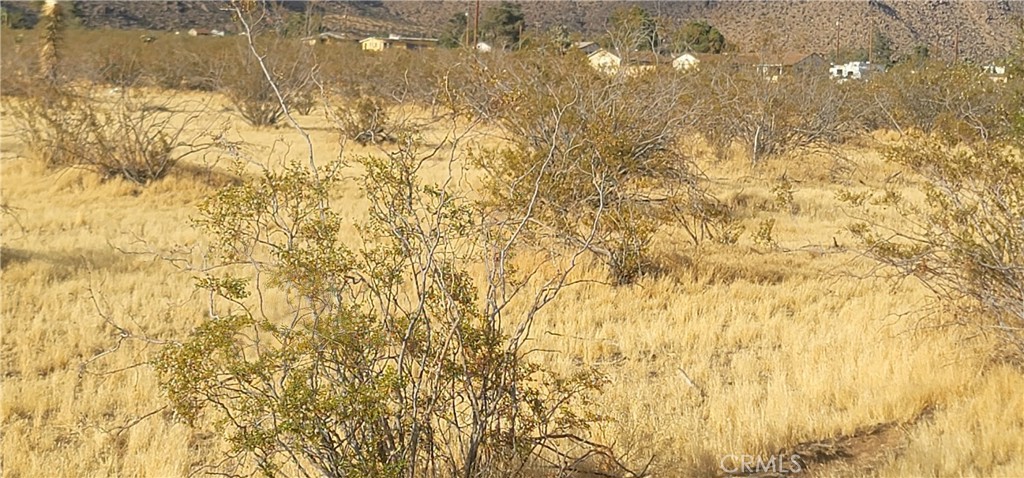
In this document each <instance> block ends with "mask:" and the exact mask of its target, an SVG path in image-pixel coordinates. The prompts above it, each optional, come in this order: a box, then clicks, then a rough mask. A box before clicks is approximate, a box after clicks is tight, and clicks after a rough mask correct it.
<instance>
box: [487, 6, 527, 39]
mask: <svg viewBox="0 0 1024 478" xmlns="http://www.w3.org/2000/svg"><path fill="white" fill-rule="evenodd" d="M524 28H526V16H525V15H524V14H523V10H522V8H520V7H519V4H517V3H511V2H507V1H502V2H501V3H500V4H498V5H497V6H495V7H490V8H488V9H487V11H486V12H485V13H484V19H483V22H482V24H481V26H480V29H481V39H482V40H484V41H487V42H491V43H493V44H494V46H495V47H497V48H502V49H509V48H518V47H519V42H520V39H521V37H522V34H523V29H524Z"/></svg>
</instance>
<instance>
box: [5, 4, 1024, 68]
mask: <svg viewBox="0 0 1024 478" xmlns="http://www.w3.org/2000/svg"><path fill="white" fill-rule="evenodd" d="M72 3H73V10H74V12H75V15H76V16H77V17H78V18H79V21H80V22H81V23H82V24H83V25H85V26H87V27H110V28H147V29H157V30H176V29H187V28H192V27H205V28H222V29H224V28H227V29H229V30H230V25H231V15H230V12H228V11H226V7H227V6H228V3H227V2H223V1H141V2H135V1H76V2H72ZM276 3H277V4H279V5H280V6H281V8H282V9H284V10H286V11H294V12H301V11H303V10H305V9H306V8H308V6H309V5H313V4H314V3H309V2H296V1H291V2H276ZM315 4H316V5H318V8H321V9H322V11H323V12H324V14H325V24H326V25H327V26H328V27H329V28H331V29H334V30H338V31H345V32H349V33H353V34H357V35H370V34H386V33H402V34H424V35H436V34H438V33H439V32H440V30H441V29H442V28H443V26H444V24H445V23H446V22H447V21H448V19H449V18H451V17H452V16H453V15H455V14H458V13H460V12H463V13H464V12H469V13H470V15H472V12H473V10H474V9H475V6H476V2H472V1H448V0H434V1H405V0H377V1H351V2H340V1H339V2H332V1H321V2H317V3H315ZM520 4H521V6H522V9H523V11H524V12H525V14H526V18H527V22H528V25H529V27H530V28H537V29H547V28H550V27H552V26H554V25H565V26H566V27H568V28H569V30H570V31H574V32H578V33H579V34H580V35H581V36H582V37H595V36H597V35H600V34H601V33H603V32H604V31H605V29H606V26H607V18H608V16H609V15H610V14H611V12H612V11H613V10H614V9H615V8H617V7H619V6H621V5H632V4H636V5H640V6H642V7H644V8H645V9H647V10H648V11H650V12H651V13H652V14H654V15H659V16H665V17H669V18H672V19H675V20H677V21H680V22H681V21H685V20H689V19H704V20H707V21H709V22H710V23H711V24H713V25H715V26H716V27H718V29H719V30H721V31H722V32H723V33H724V34H725V36H726V38H727V39H728V40H729V41H730V42H731V43H733V44H734V45H736V46H737V47H738V48H739V49H740V50H741V51H755V50H758V49H760V48H765V47H767V48H771V49H776V50H802V51H818V52H823V53H828V52H831V51H833V50H834V49H835V46H836V42H837V37H838V42H839V45H840V48H848V47H854V48H856V47H863V46H866V43H867V38H868V32H870V31H871V30H872V29H875V28H877V29H878V30H880V31H882V32H884V33H885V34H886V35H888V36H889V37H890V38H891V39H892V40H893V42H894V44H895V46H896V48H897V50H898V51H903V52H907V51H910V50H911V49H913V48H914V47H915V46H917V45H925V46H928V47H929V48H930V49H931V51H932V52H933V54H936V53H937V54H938V55H941V56H943V57H947V58H948V57H952V55H953V52H954V50H955V48H956V47H959V51H960V53H961V56H962V57H964V58H973V59H979V60H984V59H989V58H994V57H999V56H1002V55H1005V54H1006V53H1007V52H1008V51H1010V49H1011V47H1012V45H1013V44H1014V43H1015V42H1019V41H1020V38H1021V30H1020V27H1019V23H1017V22H1019V20H1020V19H1021V18H1024V2H1021V1H1014V0H986V1H969V0H847V1H823V0H794V1H773V0H761V1H753V0H748V1H732V0H705V1H642V2H610V1H576V0H562V1H543V2H540V1H531V2H520ZM489 5H491V2H486V1H485V2H482V4H481V8H482V9H484V10H486V8H487V7H488V6H489ZM4 8H5V9H7V10H8V11H16V12H19V14H22V15H24V16H26V17H29V18H31V17H34V13H33V10H34V8H35V7H34V3H32V2H4ZM958 32H959V33H958Z"/></svg>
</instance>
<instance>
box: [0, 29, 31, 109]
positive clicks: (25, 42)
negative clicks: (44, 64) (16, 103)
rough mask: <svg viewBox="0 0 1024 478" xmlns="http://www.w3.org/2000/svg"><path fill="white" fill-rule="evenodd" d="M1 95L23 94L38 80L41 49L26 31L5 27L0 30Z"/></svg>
mask: <svg viewBox="0 0 1024 478" xmlns="http://www.w3.org/2000/svg"><path fill="white" fill-rule="evenodd" d="M0 48H2V49H3V55H0V95H3V96H22V95H25V94H27V93H28V90H29V87H30V86H31V84H32V83H34V82H36V81H37V80H36V72H37V71H39V67H38V65H37V64H36V61H37V59H38V55H37V52H38V51H39V49H38V46H37V45H36V42H35V41H34V40H33V39H31V38H30V37H28V36H27V35H26V34H25V33H24V32H21V31H15V30H11V29H9V28H6V27H4V28H3V29H2V31H0Z"/></svg>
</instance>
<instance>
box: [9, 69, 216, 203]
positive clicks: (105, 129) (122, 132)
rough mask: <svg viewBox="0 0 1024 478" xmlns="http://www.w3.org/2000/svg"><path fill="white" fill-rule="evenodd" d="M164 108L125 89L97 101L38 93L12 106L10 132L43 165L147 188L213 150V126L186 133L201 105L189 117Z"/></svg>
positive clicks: (77, 94)
mask: <svg viewBox="0 0 1024 478" xmlns="http://www.w3.org/2000/svg"><path fill="white" fill-rule="evenodd" d="M168 106H169V102H168V101H167V100H153V99H146V98H142V97H140V96H136V93H134V92H132V91H131V89H125V90H123V91H121V92H120V93H119V94H117V95H113V96H111V95H107V96H99V95H94V94H92V93H91V92H90V91H88V90H86V89H75V88H72V87H63V88H54V87H48V86H39V87H36V88H33V89H32V93H31V94H30V95H28V96H26V97H24V98H20V99H18V100H16V101H12V102H11V104H10V107H11V111H10V115H11V117H12V120H13V123H14V126H15V131H16V133H17V134H18V135H20V136H21V137H22V139H23V140H24V141H25V143H26V144H27V145H28V147H29V148H30V149H31V150H32V151H33V152H34V153H35V154H36V155H37V157H38V159H40V160H42V161H43V162H44V163H46V164H47V165H49V166H52V167H69V166H80V167H85V168H88V169H92V170H95V171H97V172H98V173H100V174H101V175H103V176H104V177H107V178H112V177H120V178H123V179H126V180H128V181H131V182H134V183H138V184H147V183H149V182H150V181H154V180H158V179H161V178H163V177H164V176H166V175H167V174H168V173H170V171H171V170H172V169H173V168H174V167H175V166H176V165H177V164H178V162H179V161H181V160H182V159H183V158H185V157H188V156H193V155H198V154H200V153H202V152H203V151H206V150H210V149H211V148H214V147H216V146H217V141H216V140H215V135H216V131H214V129H215V128H214V125H207V126H208V128H199V129H200V131H198V132H196V131H194V128H196V127H197V126H198V123H199V122H200V115H201V114H202V110H203V108H202V105H199V107H198V109H197V110H196V111H191V112H176V111H173V110H172V109H171V108H169V107H168ZM177 106H178V107H181V106H182V105H177ZM195 106H196V105H189V107H190V108H192V107H195Z"/></svg>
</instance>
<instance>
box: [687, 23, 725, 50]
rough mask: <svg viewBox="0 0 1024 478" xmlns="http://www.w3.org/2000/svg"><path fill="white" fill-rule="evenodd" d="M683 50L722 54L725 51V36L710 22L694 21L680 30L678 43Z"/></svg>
mask: <svg viewBox="0 0 1024 478" xmlns="http://www.w3.org/2000/svg"><path fill="white" fill-rule="evenodd" d="M675 43H677V45H674V46H678V47H681V50H683V51H688V52H692V53H721V52H722V51H723V50H725V36H724V35H722V32H720V31H718V29H717V28H715V27H713V26H711V25H710V24H708V22H706V21H704V20H701V21H694V22H690V23H687V24H686V25H684V26H683V27H682V28H680V29H679V32H678V33H677V39H676V42H675Z"/></svg>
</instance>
